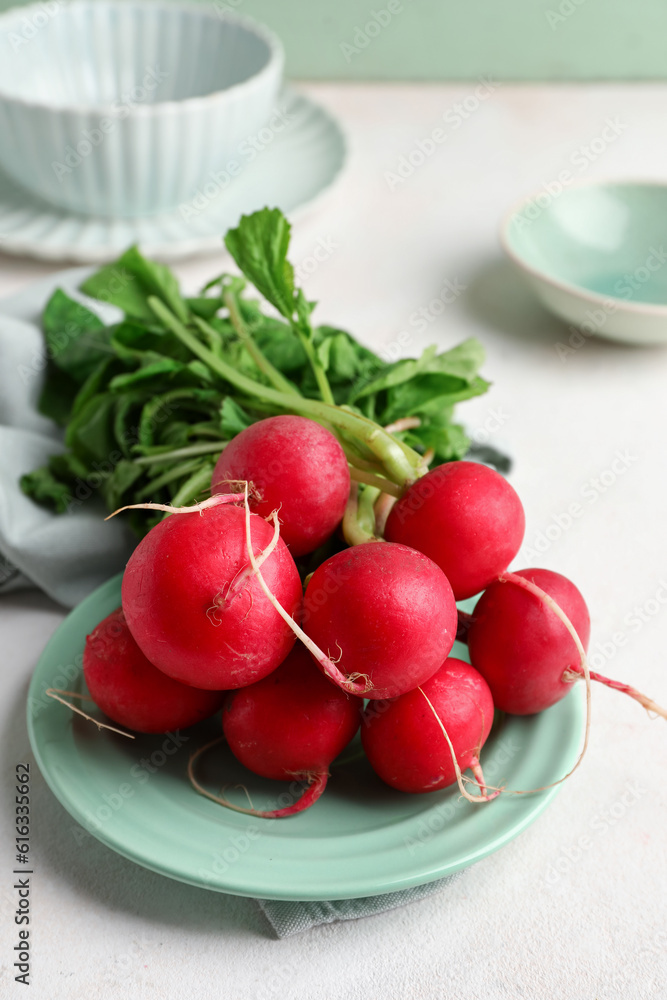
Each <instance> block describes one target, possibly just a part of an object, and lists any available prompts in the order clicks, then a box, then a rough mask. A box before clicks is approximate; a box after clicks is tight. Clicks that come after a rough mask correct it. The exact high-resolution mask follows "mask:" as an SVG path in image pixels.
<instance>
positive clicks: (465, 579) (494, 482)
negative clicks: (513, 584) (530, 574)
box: [385, 462, 526, 601]
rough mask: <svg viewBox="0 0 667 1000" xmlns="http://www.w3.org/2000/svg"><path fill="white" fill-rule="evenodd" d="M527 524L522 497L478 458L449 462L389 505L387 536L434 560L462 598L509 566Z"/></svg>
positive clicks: (487, 582) (475, 590)
mask: <svg viewBox="0 0 667 1000" xmlns="http://www.w3.org/2000/svg"><path fill="white" fill-rule="evenodd" d="M525 526H526V525H525V516H524V512H523V507H522V506H521V501H520V500H519V497H518V496H517V494H516V492H515V490H514V489H513V488H512V487H511V486H510V484H509V483H508V482H507V480H506V479H504V478H503V476H501V475H500V473H498V472H496V471H495V470H494V469H489V468H488V467H487V466H486V465H479V464H478V463H477V462H447V463H446V464H445V465H439V466H438V467H437V468H435V469H432V470H431V472H428V473H427V474H426V475H425V476H423V477H422V478H421V479H418V480H417V482H416V483H413V485H412V486H410V487H409V489H408V490H407V491H406V492H405V494H404V495H403V497H402V498H401V499H400V500H399V501H398V503H396V504H395V505H394V506H393V507H392V510H391V512H390V514H389V517H388V518H387V524H386V528H385V538H386V539H387V541H389V542H401V543H402V544H403V545H409V546H411V547H412V548H413V549H418V550H419V551H420V552H424V553H425V554H426V555H427V556H429V557H430V558H431V559H433V561H434V562H436V563H437V564H438V566H439V567H440V569H441V570H442V571H443V572H444V573H445V575H446V576H447V578H448V580H449V582H450V583H451V585H452V589H453V591H454V595H455V597H456V600H457V601H461V600H464V599H465V598H467V597H473V596H474V595H475V594H477V593H479V591H480V590H484V588H485V587H487V586H488V585H489V584H490V583H491V581H492V580H493V579H494V578H495V577H497V576H498V574H499V573H501V572H502V571H503V570H504V569H506V568H507V567H508V566H509V564H510V563H511V561H512V559H514V557H515V555H516V554H517V552H518V551H519V547H520V545H521V542H522V540H523V535H524V531H525Z"/></svg>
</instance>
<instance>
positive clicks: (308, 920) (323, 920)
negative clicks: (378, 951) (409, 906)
mask: <svg viewBox="0 0 667 1000" xmlns="http://www.w3.org/2000/svg"><path fill="white" fill-rule="evenodd" d="M464 871H467V869H464ZM462 875H463V871H460V872H454V874H453V875H446V876H445V877H444V878H440V879H438V880H437V881H436V882H428V883H427V884H426V885H416V886H414V887H413V888H411V889H401V890H399V891H398V892H387V893H384V894H383V895H381V896H364V897H361V898H360V899H334V900H332V901H331V902H325V901H317V902H314V903H299V902H297V903H286V902H282V901H281V900H276V899H258V900H257V902H258V903H259V905H260V907H261V909H262V910H263V912H264V914H265V916H266V918H267V920H268V921H269V923H270V924H271V927H272V928H273V931H274V933H275V935H276V937H277V938H284V937H290V936H291V935H292V934H301V933H303V931H309V930H310V929H311V927H318V926H319V925H320V924H333V923H336V921H338V920H358V919H359V918H360V917H371V916H373V914H374V913H385V912H386V911H387V910H395V909H397V908H398V907H399V906H405V905H406V903H416V902H418V901H419V900H420V899H426V897H427V896H432V895H433V894H434V893H436V892H440V890H441V889H444V888H445V886H448V885H452V883H453V882H457V881H458V880H459V879H460V878H461V876H462Z"/></svg>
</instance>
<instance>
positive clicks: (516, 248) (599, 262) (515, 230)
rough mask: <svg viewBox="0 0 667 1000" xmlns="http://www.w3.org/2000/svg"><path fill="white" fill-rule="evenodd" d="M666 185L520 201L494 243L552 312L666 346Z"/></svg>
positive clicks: (593, 188) (600, 332)
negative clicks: (499, 241)
mask: <svg viewBox="0 0 667 1000" xmlns="http://www.w3.org/2000/svg"><path fill="white" fill-rule="evenodd" d="M666 220H667V184H662V183H660V182H657V181H632V182H629V181H627V182H623V181H608V182H595V181H593V182H586V183H580V184H576V185H572V186H570V187H565V188H562V187H561V189H560V191H556V190H554V191H549V190H547V187H546V186H545V187H544V188H543V189H542V190H541V191H539V192H538V193H536V194H533V195H531V196H530V197H528V198H526V199H524V200H523V201H522V202H521V203H520V205H519V206H517V207H515V208H514V209H512V211H511V212H510V213H509V214H508V215H507V217H506V218H505V220H504V222H503V224H502V229H501V242H502V244H503V248H504V250H505V252H506V253H507V254H508V256H509V258H510V259H511V260H512V261H513V262H514V264H516V266H517V267H518V268H519V269H520V270H521V271H522V272H523V273H524V274H525V275H526V277H527V278H528V281H529V283H530V285H531V286H532V288H533V290H534V292H535V293H536V295H537V296H538V298H539V299H540V300H541V302H542V303H543V304H544V305H545V306H546V307H547V309H549V310H550V311H551V312H553V313H555V314H556V315H557V316H559V317H560V318H561V319H563V320H565V321H566V322H567V323H569V324H571V325H572V326H573V327H575V328H576V329H578V330H582V331H583V332H584V334H586V335H587V336H600V337H605V338H608V339H610V340H618V341H623V342H624V343H632V344H647V345H650V344H661V343H666V342H667V230H666V228H665V223H666Z"/></svg>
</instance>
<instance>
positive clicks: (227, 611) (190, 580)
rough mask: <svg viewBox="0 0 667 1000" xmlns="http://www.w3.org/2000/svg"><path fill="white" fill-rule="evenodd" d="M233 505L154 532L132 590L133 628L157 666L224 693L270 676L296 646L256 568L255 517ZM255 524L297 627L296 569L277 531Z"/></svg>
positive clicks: (131, 578)
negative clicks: (260, 581)
mask: <svg viewBox="0 0 667 1000" xmlns="http://www.w3.org/2000/svg"><path fill="white" fill-rule="evenodd" d="M227 500H228V498H225V497H212V498H211V499H210V500H209V501H205V502H204V503H202V504H200V505H199V509H198V510H196V511H191V512H186V513H183V512H180V511H178V512H174V513H173V514H172V516H170V517H168V518H167V519H166V520H164V521H161V522H160V523H159V524H158V525H156V526H155V527H154V528H152V529H151V531H149V533H148V534H147V535H146V537H145V538H143V539H142V541H141V542H140V543H139V545H138V546H137V548H136V549H135V550H134V552H133V553H132V555H131V556H130V559H129V562H128V564H127V567H126V569H125V574H124V576H123V587H122V601H123V610H124V612H125V617H126V619H127V623H128V625H129V627H130V631H131V632H132V635H133V636H134V638H135V640H136V642H137V645H138V646H139V647H140V648H141V649H142V651H143V652H144V653H145V655H146V656H147V657H148V659H149V660H150V662H151V663H154V664H155V666H156V667H157V668H158V669H159V670H162V671H164V673H165V674H168V675H169V676H170V677H173V678H174V679H175V680H178V681H182V682H183V683H184V684H191V685H192V686H193V687H199V688H207V689H211V690H216V691H217V690H230V689H232V688H238V687H244V686H245V685H246V684H251V683H253V682H254V681H257V680H260V679H261V678H262V677H265V676H266V675H267V674H269V673H271V671H272V670H275V668H276V667H277V666H278V664H279V663H281V662H282V661H283V660H284V659H285V657H286V656H287V654H288V653H289V651H290V649H291V648H292V646H293V645H294V641H295V634H294V632H293V630H292V628H290V626H289V624H288V623H287V622H286V621H285V620H284V619H283V617H281V615H280V614H279V613H278V612H277V611H276V609H275V607H274V606H273V605H272V603H271V602H270V601H269V600H267V598H266V596H265V594H264V591H263V590H262V588H261V587H260V586H259V583H258V580H257V575H256V572H255V570H254V568H253V566H252V565H251V562H250V559H249V555H248V541H247V537H246V512H245V511H244V510H243V508H241V507H238V506H236V505H234V504H232V503H230V502H227ZM233 500H234V501H236V502H237V503H238V502H239V501H241V502H243V497H239V496H238V494H234V495H233ZM171 510H175V509H174V508H171ZM248 517H249V526H248V538H249V539H250V540H251V546H252V556H253V559H254V560H255V562H256V564H259V565H261V567H262V572H263V574H264V578H265V580H266V583H267V585H268V586H269V587H270V588H271V590H272V592H273V593H274V594H275V596H276V598H277V599H278V601H279V602H280V604H281V605H282V608H283V609H284V611H285V612H286V614H287V617H288V618H289V619H290V621H291V620H292V618H293V617H298V616H299V613H300V607H301V600H302V588H301V580H300V578H299V573H298V570H297V568H296V565H295V563H294V560H293V559H292V556H291V555H290V553H289V551H288V549H287V546H286V545H285V543H284V542H283V541H282V539H281V538H279V537H278V532H277V530H276V529H275V527H274V526H273V525H271V524H269V523H268V522H267V521H265V520H264V519H263V518H261V517H259V516H258V515H257V514H249V515H248Z"/></svg>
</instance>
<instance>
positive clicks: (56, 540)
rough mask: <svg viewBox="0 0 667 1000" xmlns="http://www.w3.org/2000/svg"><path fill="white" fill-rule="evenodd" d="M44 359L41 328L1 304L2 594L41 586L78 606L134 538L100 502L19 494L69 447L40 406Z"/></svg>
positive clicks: (117, 566) (119, 564) (123, 557)
mask: <svg viewBox="0 0 667 1000" xmlns="http://www.w3.org/2000/svg"><path fill="white" fill-rule="evenodd" d="M45 363H46V359H45V357H44V341H43V337H42V333H41V330H40V329H39V328H38V327H37V326H35V325H34V324H33V323H28V322H25V321H24V320H20V319H15V318H14V317H11V316H7V315H3V314H2V305H1V303H0V593H2V592H3V591H8V590H15V589H17V588H18V587H22V586H37V587H39V588H40V589H41V590H44V591H45V592H46V593H47V594H48V595H49V597H52V598H53V599H54V600H56V601H58V602H59V603H60V604H64V605H66V606H67V607H73V606H74V605H75V604H78V602H79V601H81V600H82V599H83V598H84V597H85V596H86V595H87V594H89V593H90V592H91V591H92V590H94V589H95V587H98V586H99V585H100V584H101V583H104V581H105V580H108V578H109V577H110V576H112V575H113V574H114V573H118V572H120V570H121V569H122V568H123V566H124V565H125V563H126V562H127V559H128V557H129V555H130V552H131V551H132V546H133V544H135V543H136V539H133V538H132V536H131V534H130V532H129V531H128V530H127V528H125V527H124V525H123V524H122V523H121V522H120V521H118V522H116V521H107V522H106V523H105V522H104V521H103V520H102V517H103V508H102V507H101V506H98V505H97V504H95V503H92V504H89V503H85V504H82V505H81V506H80V507H76V508H75V509H73V510H72V512H71V513H67V514H54V513H52V512H51V511H49V510H47V509H46V508H44V507H41V506H40V505H38V504H35V503H33V501H32V500H30V499H29V498H28V497H26V496H25V495H24V494H23V493H22V492H21V488H20V486H19V478H20V476H21V475H23V473H26V472H31V471H32V470H33V469H35V468H37V467H38V466H40V465H43V464H44V463H45V462H46V461H47V459H48V457H49V456H50V455H53V454H55V453H57V452H60V451H62V450H63V444H62V434H61V433H60V431H59V429H58V428H57V427H56V426H55V425H54V424H53V423H52V422H51V421H50V420H47V419H46V418H44V417H42V416H40V414H39V413H38V412H37V409H36V402H37V398H38V396H39V392H40V390H41V385H42V378H43V375H42V373H43V371H44V367H45Z"/></svg>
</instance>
